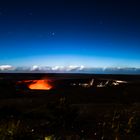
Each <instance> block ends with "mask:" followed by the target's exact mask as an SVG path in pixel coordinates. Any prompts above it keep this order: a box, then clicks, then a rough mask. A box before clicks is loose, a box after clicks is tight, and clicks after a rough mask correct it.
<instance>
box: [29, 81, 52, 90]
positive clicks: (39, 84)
mask: <svg viewBox="0 0 140 140" xmlns="http://www.w3.org/2000/svg"><path fill="white" fill-rule="evenodd" d="M28 87H29V88H30V89H34V90H50V89H51V88H52V86H51V85H50V84H49V83H48V80H32V83H30V84H29V86H28Z"/></svg>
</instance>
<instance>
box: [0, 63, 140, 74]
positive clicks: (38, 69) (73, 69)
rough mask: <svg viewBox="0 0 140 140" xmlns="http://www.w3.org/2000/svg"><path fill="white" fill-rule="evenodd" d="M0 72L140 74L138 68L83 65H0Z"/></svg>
mask: <svg viewBox="0 0 140 140" xmlns="http://www.w3.org/2000/svg"><path fill="white" fill-rule="evenodd" d="M0 72H1V73H3V72H14V73H16V72H17V73H27V72H29V73H93V74H94V73H95V74H140V68H129V67H124V68H120V67H107V68H96V67H85V66H83V65H81V66H76V65H70V66H52V67H51V66H38V65H34V66H31V67H13V66H11V65H0Z"/></svg>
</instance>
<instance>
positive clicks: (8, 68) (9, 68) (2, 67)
mask: <svg viewBox="0 0 140 140" xmlns="http://www.w3.org/2000/svg"><path fill="white" fill-rule="evenodd" d="M7 70H14V67H13V66H11V65H0V71H7Z"/></svg>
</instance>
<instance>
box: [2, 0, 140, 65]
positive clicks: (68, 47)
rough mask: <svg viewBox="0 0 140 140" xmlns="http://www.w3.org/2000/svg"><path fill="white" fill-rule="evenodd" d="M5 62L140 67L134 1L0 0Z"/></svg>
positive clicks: (138, 11) (139, 24)
mask: <svg viewBox="0 0 140 140" xmlns="http://www.w3.org/2000/svg"><path fill="white" fill-rule="evenodd" d="M6 64H7V65H13V66H32V65H40V66H56V65H61V66H68V65H84V66H88V67H137V68H140V8H139V0H20V1H19V0H12V1H11V0H1V1H0V65H6Z"/></svg>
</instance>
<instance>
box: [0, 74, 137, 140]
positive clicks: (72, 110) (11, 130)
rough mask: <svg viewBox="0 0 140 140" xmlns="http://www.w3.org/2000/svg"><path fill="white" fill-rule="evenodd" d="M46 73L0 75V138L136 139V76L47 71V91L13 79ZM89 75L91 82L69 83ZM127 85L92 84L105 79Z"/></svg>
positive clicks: (5, 139) (36, 76)
mask: <svg viewBox="0 0 140 140" xmlns="http://www.w3.org/2000/svg"><path fill="white" fill-rule="evenodd" d="M44 76H46V74H0V139H1V140H26V139H27V140H28V139H29V140H139V139H140V76H135V75H132V76H131V75H130V76H129V75H82V74H80V75H78V74H48V75H47V77H49V78H51V79H52V80H53V82H52V84H53V87H54V88H53V89H52V90H50V91H41V90H30V89H29V88H28V85H27V84H26V83H21V84H17V82H18V81H22V80H29V79H30V80H31V79H41V78H42V77H44ZM92 78H94V79H95V81H94V84H93V86H91V87H89V88H84V87H80V86H76V87H73V86H71V83H85V82H88V81H89V80H90V79H92ZM114 79H117V80H125V81H128V83H125V84H120V85H117V86H111V84H108V85H107V86H106V87H102V88H97V85H98V84H99V83H100V82H104V81H105V80H110V81H112V80H114Z"/></svg>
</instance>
